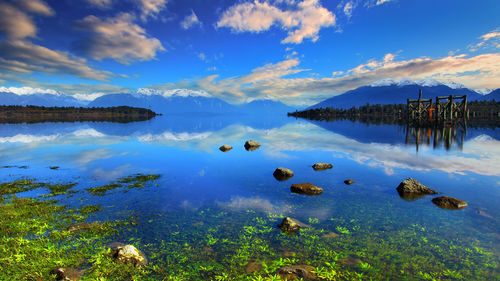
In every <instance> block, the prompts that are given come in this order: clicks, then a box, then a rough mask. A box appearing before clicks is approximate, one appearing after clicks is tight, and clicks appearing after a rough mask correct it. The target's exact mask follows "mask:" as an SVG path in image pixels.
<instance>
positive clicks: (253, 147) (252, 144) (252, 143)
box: [245, 140, 260, 151]
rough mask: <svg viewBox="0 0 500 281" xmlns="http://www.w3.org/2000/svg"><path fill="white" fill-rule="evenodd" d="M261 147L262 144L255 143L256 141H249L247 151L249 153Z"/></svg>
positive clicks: (246, 144)
mask: <svg viewBox="0 0 500 281" xmlns="http://www.w3.org/2000/svg"><path fill="white" fill-rule="evenodd" d="M259 147H260V143H258V142H256V141H254V140H249V141H246V142H245V149H246V150H247V151H252V150H256V149H257V148H259Z"/></svg>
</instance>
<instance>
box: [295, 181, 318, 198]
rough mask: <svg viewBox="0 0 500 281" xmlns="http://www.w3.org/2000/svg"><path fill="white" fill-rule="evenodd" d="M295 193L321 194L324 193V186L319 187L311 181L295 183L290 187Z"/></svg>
mask: <svg viewBox="0 0 500 281" xmlns="http://www.w3.org/2000/svg"><path fill="white" fill-rule="evenodd" d="M290 190H291V191H292V192H293V193H298V194H307V195H320V194H321V193H323V188H321V187H317V186H315V185H313V184H311V183H309V182H307V183H294V184H292V186H291V187H290Z"/></svg>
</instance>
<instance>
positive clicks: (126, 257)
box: [111, 245, 148, 266]
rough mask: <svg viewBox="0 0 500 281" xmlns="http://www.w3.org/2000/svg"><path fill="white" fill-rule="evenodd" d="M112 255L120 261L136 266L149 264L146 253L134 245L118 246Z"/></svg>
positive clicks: (112, 251)
mask: <svg viewBox="0 0 500 281" xmlns="http://www.w3.org/2000/svg"><path fill="white" fill-rule="evenodd" d="M111 256H112V257H113V258H114V259H115V260H116V261H118V262H122V263H128V264H133V265H134V266H145V265H147V264H148V261H147V259H146V256H145V255H144V253H142V252H141V251H139V250H138V249H137V248H136V247H134V246H133V245H125V246H118V247H116V248H114V249H112V250H111Z"/></svg>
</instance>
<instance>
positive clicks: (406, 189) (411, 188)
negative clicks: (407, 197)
mask: <svg viewBox="0 0 500 281" xmlns="http://www.w3.org/2000/svg"><path fill="white" fill-rule="evenodd" d="M396 190H397V191H398V192H399V194H400V195H401V194H403V195H404V194H405V193H413V194H436V193H437V191H435V190H432V189H430V188H428V187H426V186H425V185H423V184H421V183H420V182H418V181H417V180H416V179H414V178H407V179H405V180H404V181H402V182H401V183H400V184H399V186H398V187H397V188H396ZM402 197H404V196H402Z"/></svg>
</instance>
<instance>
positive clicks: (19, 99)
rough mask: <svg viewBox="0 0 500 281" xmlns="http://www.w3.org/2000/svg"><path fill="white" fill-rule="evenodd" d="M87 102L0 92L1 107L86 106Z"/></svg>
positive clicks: (68, 98)
mask: <svg viewBox="0 0 500 281" xmlns="http://www.w3.org/2000/svg"><path fill="white" fill-rule="evenodd" d="M85 104H86V102H84V101H81V100H78V99H75V98H74V97H72V96H68V95H64V94H53V93H43V92H42V93H30V94H15V93H12V92H4V91H0V105H37V106H47V107H50V106H75V107H77V106H85Z"/></svg>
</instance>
